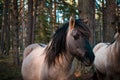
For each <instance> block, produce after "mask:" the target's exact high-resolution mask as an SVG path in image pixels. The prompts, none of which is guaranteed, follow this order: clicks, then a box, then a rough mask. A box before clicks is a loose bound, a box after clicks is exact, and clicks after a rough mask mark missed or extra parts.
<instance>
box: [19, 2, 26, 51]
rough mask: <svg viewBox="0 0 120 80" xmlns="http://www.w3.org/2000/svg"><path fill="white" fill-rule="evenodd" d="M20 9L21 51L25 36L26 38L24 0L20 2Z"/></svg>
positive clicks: (23, 46)
mask: <svg viewBox="0 0 120 80" xmlns="http://www.w3.org/2000/svg"><path fill="white" fill-rule="evenodd" d="M20 7H21V12H20V14H21V16H20V19H21V23H22V24H21V26H22V41H21V43H22V44H21V45H22V50H23V49H24V48H25V36H26V32H25V10H24V0H20Z"/></svg>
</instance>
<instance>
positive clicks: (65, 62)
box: [55, 52, 73, 70]
mask: <svg viewBox="0 0 120 80" xmlns="http://www.w3.org/2000/svg"><path fill="white" fill-rule="evenodd" d="M72 61H73V57H72V55H71V54H69V53H68V52H63V54H61V55H59V57H58V58H56V59H55V63H56V64H55V66H60V68H64V69H65V70H69V69H70V68H71V64H72Z"/></svg>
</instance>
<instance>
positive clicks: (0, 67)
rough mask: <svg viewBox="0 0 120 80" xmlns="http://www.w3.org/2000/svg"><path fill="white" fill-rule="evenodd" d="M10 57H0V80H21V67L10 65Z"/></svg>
mask: <svg viewBox="0 0 120 80" xmlns="http://www.w3.org/2000/svg"><path fill="white" fill-rule="evenodd" d="M11 59H12V58H11V57H10V56H3V55H0V80H22V76H21V65H19V66H16V65H13V63H12V60H11Z"/></svg>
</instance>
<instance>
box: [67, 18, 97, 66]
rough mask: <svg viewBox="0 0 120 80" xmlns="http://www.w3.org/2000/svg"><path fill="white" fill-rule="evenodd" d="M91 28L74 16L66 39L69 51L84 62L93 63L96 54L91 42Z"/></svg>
mask: <svg viewBox="0 0 120 80" xmlns="http://www.w3.org/2000/svg"><path fill="white" fill-rule="evenodd" d="M89 38H90V30H89V29H88V27H87V26H86V25H85V23H84V22H83V21H82V20H80V19H78V20H74V18H73V17H71V18H70V20H69V28H68V34H67V39H66V44H67V49H68V51H69V52H70V53H71V54H72V55H73V56H74V57H76V58H77V59H78V60H80V61H81V62H83V64H85V65H86V66H87V65H91V64H92V63H93V61H94V57H95V56H94V54H93V51H92V48H91V46H90V43H89Z"/></svg>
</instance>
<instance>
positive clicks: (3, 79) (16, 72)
mask: <svg viewBox="0 0 120 80" xmlns="http://www.w3.org/2000/svg"><path fill="white" fill-rule="evenodd" d="M21 60H22V59H21ZM79 66H80V65H79ZM88 69H89V68H88ZM78 70H80V71H76V72H75V75H76V77H77V79H76V80H91V79H90V77H91V76H92V73H91V71H90V70H86V69H84V67H80V69H78ZM86 71H89V72H86ZM0 80H23V79H22V76H21V65H19V66H16V65H13V63H12V57H11V56H5V55H0Z"/></svg>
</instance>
